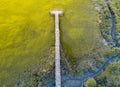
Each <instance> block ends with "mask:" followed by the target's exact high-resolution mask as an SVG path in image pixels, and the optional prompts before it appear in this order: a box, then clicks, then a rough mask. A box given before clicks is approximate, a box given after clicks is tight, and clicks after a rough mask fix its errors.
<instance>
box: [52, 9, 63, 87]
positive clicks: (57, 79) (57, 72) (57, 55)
mask: <svg viewBox="0 0 120 87" xmlns="http://www.w3.org/2000/svg"><path fill="white" fill-rule="evenodd" d="M51 14H52V15H54V16H55V82H56V87H61V70H60V30H59V15H62V14H63V12H62V11H58V10H53V11H51Z"/></svg>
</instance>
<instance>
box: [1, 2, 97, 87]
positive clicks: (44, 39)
mask: <svg viewBox="0 0 120 87" xmlns="http://www.w3.org/2000/svg"><path fill="white" fill-rule="evenodd" d="M54 8H59V9H63V11H64V15H63V17H61V19H60V22H61V24H60V28H61V45H62V46H63V48H64V51H65V53H66V55H67V56H68V57H69V58H70V61H71V62H73V61H75V60H74V59H75V58H77V57H80V56H82V55H84V54H87V53H88V52H90V51H92V50H94V49H95V48H96V47H97V46H98V44H97V43H98V42H97V41H98V39H99V32H98V28H97V24H96V20H97V14H96V12H95V10H94V8H93V4H92V3H91V1H90V0H0V87H13V86H14V84H15V83H16V82H17V81H18V79H19V74H21V73H23V72H24V71H25V70H27V69H31V70H34V69H35V68H36V67H38V65H39V66H40V65H44V67H43V69H42V68H39V69H40V71H43V72H47V70H48V69H49V67H50V66H52V65H53V64H54V19H53V17H52V16H51V15H50V10H51V9H54Z"/></svg>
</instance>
